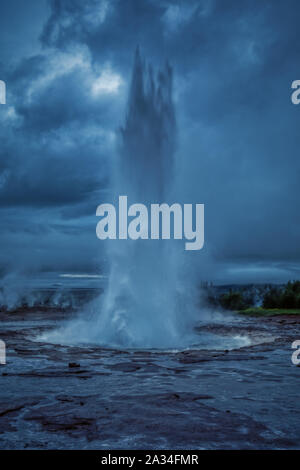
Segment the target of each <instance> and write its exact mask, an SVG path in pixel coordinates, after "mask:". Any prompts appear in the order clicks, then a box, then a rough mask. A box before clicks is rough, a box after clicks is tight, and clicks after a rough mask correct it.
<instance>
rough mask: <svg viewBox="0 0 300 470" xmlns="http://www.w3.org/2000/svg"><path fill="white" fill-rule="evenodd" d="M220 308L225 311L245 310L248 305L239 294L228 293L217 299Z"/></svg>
mask: <svg viewBox="0 0 300 470" xmlns="http://www.w3.org/2000/svg"><path fill="white" fill-rule="evenodd" d="M219 302H220V305H221V307H223V308H224V309H225V310H245V309H246V308H247V307H249V303H248V302H247V300H246V299H245V298H244V296H243V294H242V293H241V292H233V291H231V290H230V291H229V292H227V294H223V295H221V296H220V297H219Z"/></svg>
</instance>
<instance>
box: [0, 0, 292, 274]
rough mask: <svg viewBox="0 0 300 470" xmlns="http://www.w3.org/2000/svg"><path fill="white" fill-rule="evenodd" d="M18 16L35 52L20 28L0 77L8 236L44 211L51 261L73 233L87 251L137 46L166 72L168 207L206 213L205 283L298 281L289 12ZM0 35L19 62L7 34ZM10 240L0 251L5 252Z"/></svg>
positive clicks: (176, 7)
mask: <svg viewBox="0 0 300 470" xmlns="http://www.w3.org/2000/svg"><path fill="white" fill-rule="evenodd" d="M14 2H15V3H16V4H18V3H19V2H17V1H16V0H14ZM14 2H12V3H14ZM1 8H2V9H3V7H1ZM28 8H29V9H31V10H32V18H33V19H34V24H35V31H39V36H40V43H39V45H38V42H37V41H36V43H35V44H34V45H33V44H32V41H33V39H32V37H31V38H30V41H29V42H30V44H27V31H28V25H29V24H30V22H31V20H30V18H29V19H28V18H27V19H26V18H25V19H24V22H23V23H22V25H21V27H20V30H19V36H20V37H22V38H23V39H24V45H22V47H21V45H19V46H18V47H19V49H18V50H16V56H17V58H18V60H16V59H15V60H14V61H12V63H9V62H8V63H7V64H6V67H5V68H3V65H2V69H0V70H3V77H0V78H5V79H6V80H7V82H8V89H9V92H8V98H9V106H10V108H9V107H8V106H7V107H6V109H5V110H4V108H2V109H1V108H0V119H1V130H0V134H1V135H0V137H1V142H2V145H1V148H0V157H1V158H0V196H1V199H0V204H1V206H2V211H4V212H5V214H6V215H5V217H4V219H3V221H4V223H5V225H6V229H7V230H13V223H14V215H13V213H12V212H11V211H12V210H15V211H16V213H18V211H19V210H20V209H18V208H21V207H23V208H26V209H24V210H26V213H27V215H28V217H29V219H30V220H31V221H32V223H34V224H36V223H37V218H36V215H35V214H37V212H36V211H40V210H42V209H43V208H45V209H46V210H48V211H49V220H48V221H47V222H45V224H46V225H47V224H48V225H49V227H52V229H50V228H49V230H50V233H51V234H52V235H51V237H50V236H49V237H50V238H49V240H50V239H51V241H50V242H49V246H50V247H51V250H50V251H51V253H54V252H55V250H57V252H59V253H60V254H61V253H62V252H63V250H61V247H62V246H64V244H65V243H66V240H68V243H69V247H70V248H69V250H72V248H74V250H75V249H76V248H75V247H76V246H77V243H79V242H78V236H77V235H76V234H75V232H76V230H75V229H74V227H76V225H77V226H78V227H80V228H81V227H82V236H81V237H80V244H81V245H80V246H83V245H84V240H90V239H92V237H93V235H94V225H93V223H94V222H93V219H92V214H93V213H94V209H95V207H96V205H97V204H98V203H100V202H101V199H103V198H105V197H106V196H105V193H104V192H103V190H106V189H107V187H108V185H109V174H110V168H109V166H110V161H111V158H112V155H113V153H114V151H115V129H117V128H118V126H119V125H120V124H121V122H122V116H123V115H124V111H125V98H126V92H127V84H128V80H129V76H130V69H131V65H132V55H133V51H134V49H135V47H136V45H137V44H140V46H141V48H142V51H143V53H145V55H146V56H147V57H148V58H149V59H150V60H151V61H153V62H154V63H155V64H160V63H162V62H163V61H164V60H165V59H166V58H168V59H169V60H170V61H171V62H172V64H173V66H174V70H175V88H174V92H175V100H176V109H177V118H178V128H179V142H180V146H179V149H178V166H179V169H180V174H181V175H182V179H181V182H180V183H179V184H178V187H177V191H178V193H177V198H178V199H180V200H181V199H184V200H190V201H191V202H204V203H205V205H206V245H205V249H204V251H202V252H199V253H198V254H197V256H194V257H193V262H195V263H196V264H197V263H198V265H199V266H200V268H201V266H202V275H203V277H204V278H207V277H211V278H213V279H219V280H224V279H240V280H247V279H249V280H252V279H260V280H264V279H270V280H271V279H272V280H274V279H286V278H288V277H292V276H295V275H296V274H297V273H298V272H299V271H298V269H299V262H300V252H299V249H298V240H299V237H300V224H299V216H298V202H299V195H300V194H299V192H300V190H299V176H300V163H299V157H298V148H299V147H300V136H299V130H298V127H299V126H298V123H299V120H300V114H299V113H300V110H299V109H298V108H297V107H296V106H293V105H292V104H291V101H290V91H291V90H290V86H291V82H292V81H293V80H295V79H298V78H299V60H300V36H299V34H298V24H299V21H300V5H299V3H298V2H297V0H290V1H289V2H288V4H287V3H286V2H284V1H283V0H280V1H276V2H273V1H268V0H264V1H259V0H244V1H243V2H238V1H236V0H228V1H226V2H223V1H221V0H195V1H193V0H186V1H185V2H178V1H171V0H166V1H161V0H127V1H123V0H122V1H121V0H110V1H108V0H87V1H85V2H82V1H80V0H52V1H49V2H48V5H47V6H46V5H45V6H44V10H43V12H41V7H40V6H39V7H37V4H36V3H35V2H34V3H32V6H31V7H29V6H28ZM37 8H38V9H37ZM37 12H39V15H40V18H41V20H40V24H39V27H37V25H36V23H37ZM3 15H4V16H5V11H3ZM3 15H2V20H1V21H2V22H3ZM7 21H8V20H7ZM32 21H33V20H32ZM1 34H2V35H4V34H5V39H6V44H7V48H9V44H10V42H9V41H11V44H12V45H13V47H16V48H17V46H16V45H15V44H16V43H15V42H12V38H11V39H9V36H7V34H8V33H7V28H6V29H5V32H4V30H3V32H2V33H0V36H1ZM36 35H37V33H36ZM18 44H19V43H18ZM26 44H27V46H26ZM25 46H26V47H25ZM29 47H31V48H32V54H28V48H29ZM25 49H26V53H25V52H24V51H25ZM7 55H8V54H7V53H6V54H5V60H6V57H7ZM3 58H4V55H3ZM3 58H1V57H0V63H1V62H2V63H3V60H4V59H3ZM1 59H2V60H1ZM22 220H23V218H22ZM65 224H67V226H68V227H69V226H70V227H71V226H72V227H73V228H70V229H68V228H66V226H65ZM20 225H21V228H20V230H21V231H22V226H23V227H24V231H25V232H26V230H27V229H26V230H25V225H26V224H25V222H24V225H22V224H19V226H20ZM26 226H27V225H26ZM53 227H55V230H54V231H51V230H53ZM74 230H75V232H74ZM89 231H90V232H89ZM3 233H6V232H5V231H4V232H3ZM26 233H27V235H25V236H27V237H29V235H28V230H27V232H26ZM53 233H55V234H56V235H55V237H54V235H53ZM89 233H91V235H90V238H89V235H88V234H89ZM3 236H4V235H3ZM47 237H48V235H47ZM17 238H18V235H17V234H14V238H13V241H9V237H6V239H5V242H4V241H3V243H5V244H7V246H11V247H13V246H14V243H17V242H16V239H17ZM33 240H37V241H36V243H37V244H39V243H40V244H41V245H42V244H43V243H44V242H40V241H38V240H39V239H38V235H36V236H35V235H34V233H30V237H29V238H28V243H27V242H26V243H27V244H26V246H27V249H29V247H30V244H31V243H34V242H33ZM55 240H56V242H55ZM76 240H77V242H76ZM88 243H89V242H88V241H87V244H88ZM2 245H3V244H2ZM93 246H94V245H93ZM41 249H42V248H41ZM69 252H70V251H69ZM45 253H46V252H45ZM86 256H87V257H86V260H87V259H89V260H90V262H91V260H92V259H93V256H92V254H91V252H90V251H89V254H88V253H86ZM44 257H46V254H44V255H43V256H42V255H41V258H43V259H45V258H44ZM63 258H64V257H63ZM66 262H68V263H69V261H68V260H67V259H66ZM82 263H84V260H83V259H82ZM87 264H88V263H87V262H86V261H85V266H86V265H87ZM204 265H205V268H203V266H204Z"/></svg>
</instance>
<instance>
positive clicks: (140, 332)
mask: <svg viewBox="0 0 300 470" xmlns="http://www.w3.org/2000/svg"><path fill="white" fill-rule="evenodd" d="M120 140H121V142H120V149H119V153H118V158H117V161H116V162H115V168H114V170H115V172H114V178H113V180H114V183H113V186H114V187H113V191H114V194H113V198H114V199H115V200H117V198H118V197H119V195H121V194H123V195H126V196H128V200H129V201H140V202H143V203H144V204H150V203H162V202H167V201H168V199H169V198H170V196H171V192H172V182H173V181H174V178H175V165H174V153H175V148H176V119H175V111H174V105H173V100H172V69H171V67H170V66H169V65H168V64H166V65H165V67H164V69H163V70H162V71H160V72H159V73H158V75H157V76H154V74H153V71H152V68H151V66H147V65H146V64H145V63H144V61H143V60H142V58H141V56H140V53H139V50H137V52H136V54H135V60H134V67H133V74H132V81H131V87H130V93H129V101H128V109H127V117H126V120H125V125H124V127H123V128H122V129H121V136H120ZM174 248H175V247H174V244H173V243H172V242H171V241H170V240H168V241H163V240H155V241H152V240H151V241H149V240H148V241H145V240H114V241H110V242H109V258H110V262H111V270H110V277H109V286H108V290H107V292H106V294H105V295H104V297H103V299H102V302H101V307H102V308H101V312H99V316H98V319H97V322H96V324H94V328H95V330H94V331H95V333H96V334H97V336H98V340H99V341H101V342H104V343H108V344H114V345H118V346H123V347H124V346H125V347H172V346H174V347H175V346H178V344H179V343H180V342H181V341H180V339H181V338H182V336H183V333H184V330H185V328H186V325H185V323H186V319H187V316H186V315H183V314H182V312H181V311H180V303H181V302H180V296H179V292H178V291H177V275H178V269H179V259H178V258H179V255H178V254H177V250H176V251H175V249H174ZM177 248H178V247H177Z"/></svg>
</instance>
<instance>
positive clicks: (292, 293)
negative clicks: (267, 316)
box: [262, 281, 300, 309]
mask: <svg viewBox="0 0 300 470" xmlns="http://www.w3.org/2000/svg"><path fill="white" fill-rule="evenodd" d="M262 306H263V307H264V308H266V309H274V308H276V309H278V308H279V309H300V281H294V282H288V283H287V285H286V286H285V287H284V289H283V290H278V289H275V288H272V289H270V290H269V291H268V292H267V293H266V294H265V296H264V300H263V304H262Z"/></svg>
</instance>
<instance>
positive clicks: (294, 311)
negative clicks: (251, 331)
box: [238, 307, 300, 316]
mask: <svg viewBox="0 0 300 470" xmlns="http://www.w3.org/2000/svg"><path fill="white" fill-rule="evenodd" d="M238 313H241V314H242V315H257V316H272V315H300V309H299V308H263V307H251V308H246V309H245V310H239V311H238Z"/></svg>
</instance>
